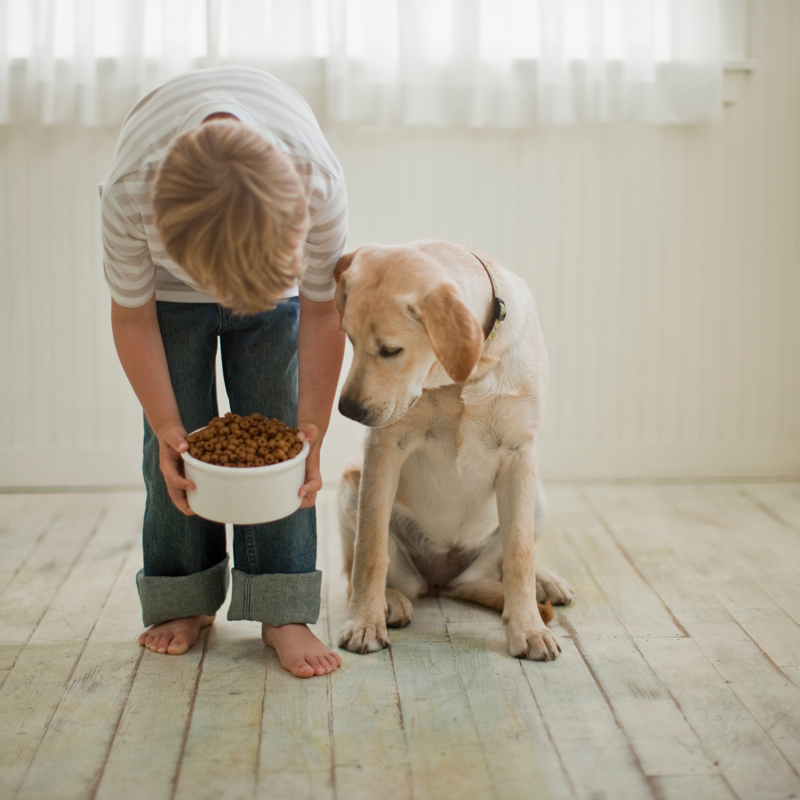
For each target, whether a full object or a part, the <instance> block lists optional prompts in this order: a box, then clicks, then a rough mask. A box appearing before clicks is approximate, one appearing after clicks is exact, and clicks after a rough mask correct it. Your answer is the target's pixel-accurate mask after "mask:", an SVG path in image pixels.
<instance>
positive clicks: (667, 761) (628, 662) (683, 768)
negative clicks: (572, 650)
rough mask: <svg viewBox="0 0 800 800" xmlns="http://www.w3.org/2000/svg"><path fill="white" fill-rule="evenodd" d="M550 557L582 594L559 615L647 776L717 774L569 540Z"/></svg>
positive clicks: (551, 548)
mask: <svg viewBox="0 0 800 800" xmlns="http://www.w3.org/2000/svg"><path fill="white" fill-rule="evenodd" d="M554 516H555V514H554ZM559 524H560V523H559V521H558V519H557V518H556V519H554V520H553V528H554V529H555V530H558V525H559ZM555 530H554V531H553V532H554V533H555ZM542 544H544V542H543V543H542ZM540 551H541V548H540ZM546 552H547V556H548V566H551V567H552V568H553V569H554V570H555V571H557V572H560V574H562V575H568V576H569V578H570V582H571V583H572V585H573V586H575V587H576V588H577V589H578V591H579V592H580V595H579V596H578V598H577V599H576V600H573V602H572V604H571V605H570V606H567V607H565V608H564V609H563V610H561V611H560V612H559V613H560V615H561V618H562V620H563V621H564V623H565V624H566V623H568V625H569V627H570V629H571V630H572V635H573V638H574V640H575V644H576V645H577V646H579V647H580V650H581V653H582V655H583V657H584V658H585V659H586V662H587V665H588V666H589V668H590V670H591V672H592V674H593V676H594V677H595V679H596V680H597V681H598V683H599V684H600V686H601V687H602V690H603V692H604V695H605V697H606V698H607V700H608V702H609V703H610V705H611V706H612V708H613V709H614V714H615V716H616V719H617V720H618V722H619V724H620V725H621V726H622V727H623V728H624V730H625V733H626V735H627V736H628V738H629V740H630V742H631V744H632V746H633V748H634V751H635V752H636V755H637V757H638V759H639V761H640V763H641V766H642V769H643V771H644V773H645V774H646V775H649V776H654V775H689V774H712V773H714V772H716V769H715V767H714V765H713V763H712V760H711V759H710V757H709V755H708V753H707V752H706V751H705V749H704V748H703V746H702V744H701V743H700V741H699V740H698V738H697V735H696V734H695V733H694V731H692V729H691V727H690V725H689V724H688V723H687V721H686V719H685V717H684V716H683V715H682V714H681V712H680V710H679V709H678V708H677V707H676V706H675V704H674V703H673V701H672V698H671V697H670V696H669V693H668V692H667V691H666V689H665V688H664V687H663V685H662V684H661V683H660V681H659V680H658V679H657V678H656V676H655V675H654V674H653V673H652V671H651V670H650V668H649V667H648V666H647V664H646V662H645V661H644V659H643V657H642V655H641V653H640V652H639V650H638V649H637V648H636V646H635V644H634V641H633V639H632V638H631V637H630V635H629V634H628V632H627V630H626V629H625V627H624V626H623V625H622V623H621V622H620V620H619V619H618V618H617V617H616V615H615V613H614V611H613V610H612V609H611V607H610V603H609V602H608V600H607V598H606V597H605V595H604V593H603V592H602V590H601V589H600V588H599V587H598V586H597V584H596V582H595V581H594V580H593V579H592V577H591V576H590V575H589V574H588V572H587V571H586V569H585V568H584V567H583V565H582V564H581V562H580V561H579V559H578V558H577V555H576V553H575V551H574V549H573V548H572V546H571V545H570V543H569V542H568V540H567V539H566V537H563V536H558V535H553V536H552V537H550V538H549V540H548V542H547V551H546ZM540 555H541V553H540ZM573 579H574V581H573Z"/></svg>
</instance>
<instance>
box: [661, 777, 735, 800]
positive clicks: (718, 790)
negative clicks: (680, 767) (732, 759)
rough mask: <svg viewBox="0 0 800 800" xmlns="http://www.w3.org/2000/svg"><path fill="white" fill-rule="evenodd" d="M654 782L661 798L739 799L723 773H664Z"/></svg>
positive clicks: (664, 799) (679, 799) (669, 799)
mask: <svg viewBox="0 0 800 800" xmlns="http://www.w3.org/2000/svg"><path fill="white" fill-rule="evenodd" d="M652 782H653V787H654V788H655V790H656V791H657V792H658V795H657V796H658V798H659V800H739V798H738V797H737V796H736V795H735V794H734V793H733V790H732V789H731V787H730V786H729V785H728V783H727V781H726V780H725V778H723V777H722V775H664V776H662V777H658V778H653V779H652Z"/></svg>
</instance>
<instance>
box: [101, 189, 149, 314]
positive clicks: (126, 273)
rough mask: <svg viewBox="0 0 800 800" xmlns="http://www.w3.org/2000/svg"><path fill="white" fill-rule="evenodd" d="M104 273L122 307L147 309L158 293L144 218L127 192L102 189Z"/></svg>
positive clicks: (110, 289)
mask: <svg viewBox="0 0 800 800" xmlns="http://www.w3.org/2000/svg"><path fill="white" fill-rule="evenodd" d="M101 209H102V222H101V230H102V238H103V269H104V271H105V277H106V283H108V288H109V291H110V292H111V297H112V298H114V300H115V301H116V302H117V303H119V304H120V305H121V306H126V307H127V308H136V307H138V306H143V305H144V304H145V303H146V302H147V301H148V300H149V299H150V298H151V297H152V296H153V295H154V294H155V290H156V268H155V265H154V264H153V260H152V258H151V257H150V246H149V244H148V242H147V238H146V237H145V234H144V230H143V225H142V220H141V215H140V213H139V210H138V208H136V205H135V203H133V201H132V200H131V199H130V196H129V195H128V193H127V192H126V191H125V189H124V185H120V184H115V185H113V186H110V187H106V188H105V189H104V190H103V189H101Z"/></svg>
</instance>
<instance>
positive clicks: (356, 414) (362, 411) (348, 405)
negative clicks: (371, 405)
mask: <svg viewBox="0 0 800 800" xmlns="http://www.w3.org/2000/svg"><path fill="white" fill-rule="evenodd" d="M339 413H340V414H342V415H343V416H345V417H347V418H348V419H353V420H355V421H356V422H363V421H364V420H365V419H366V418H367V415H368V414H369V412H368V411H367V409H366V408H364V406H362V405H361V404H360V403H357V402H356V401H355V400H352V399H351V398H349V397H345V396H344V395H342V397H340V398H339Z"/></svg>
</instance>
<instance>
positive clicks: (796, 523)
mask: <svg viewBox="0 0 800 800" xmlns="http://www.w3.org/2000/svg"><path fill="white" fill-rule="evenodd" d="M741 491H742V492H744V493H746V494H747V495H749V496H750V497H751V498H752V499H753V500H754V501H756V502H758V503H760V504H762V505H763V506H765V507H766V508H767V509H768V510H769V511H770V512H771V513H772V514H774V515H775V516H777V517H779V518H780V520H781V521H782V522H783V523H784V524H786V525H788V526H790V527H792V528H793V529H794V530H796V531H800V483H754V484H745V485H744V486H742V487H741Z"/></svg>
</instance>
